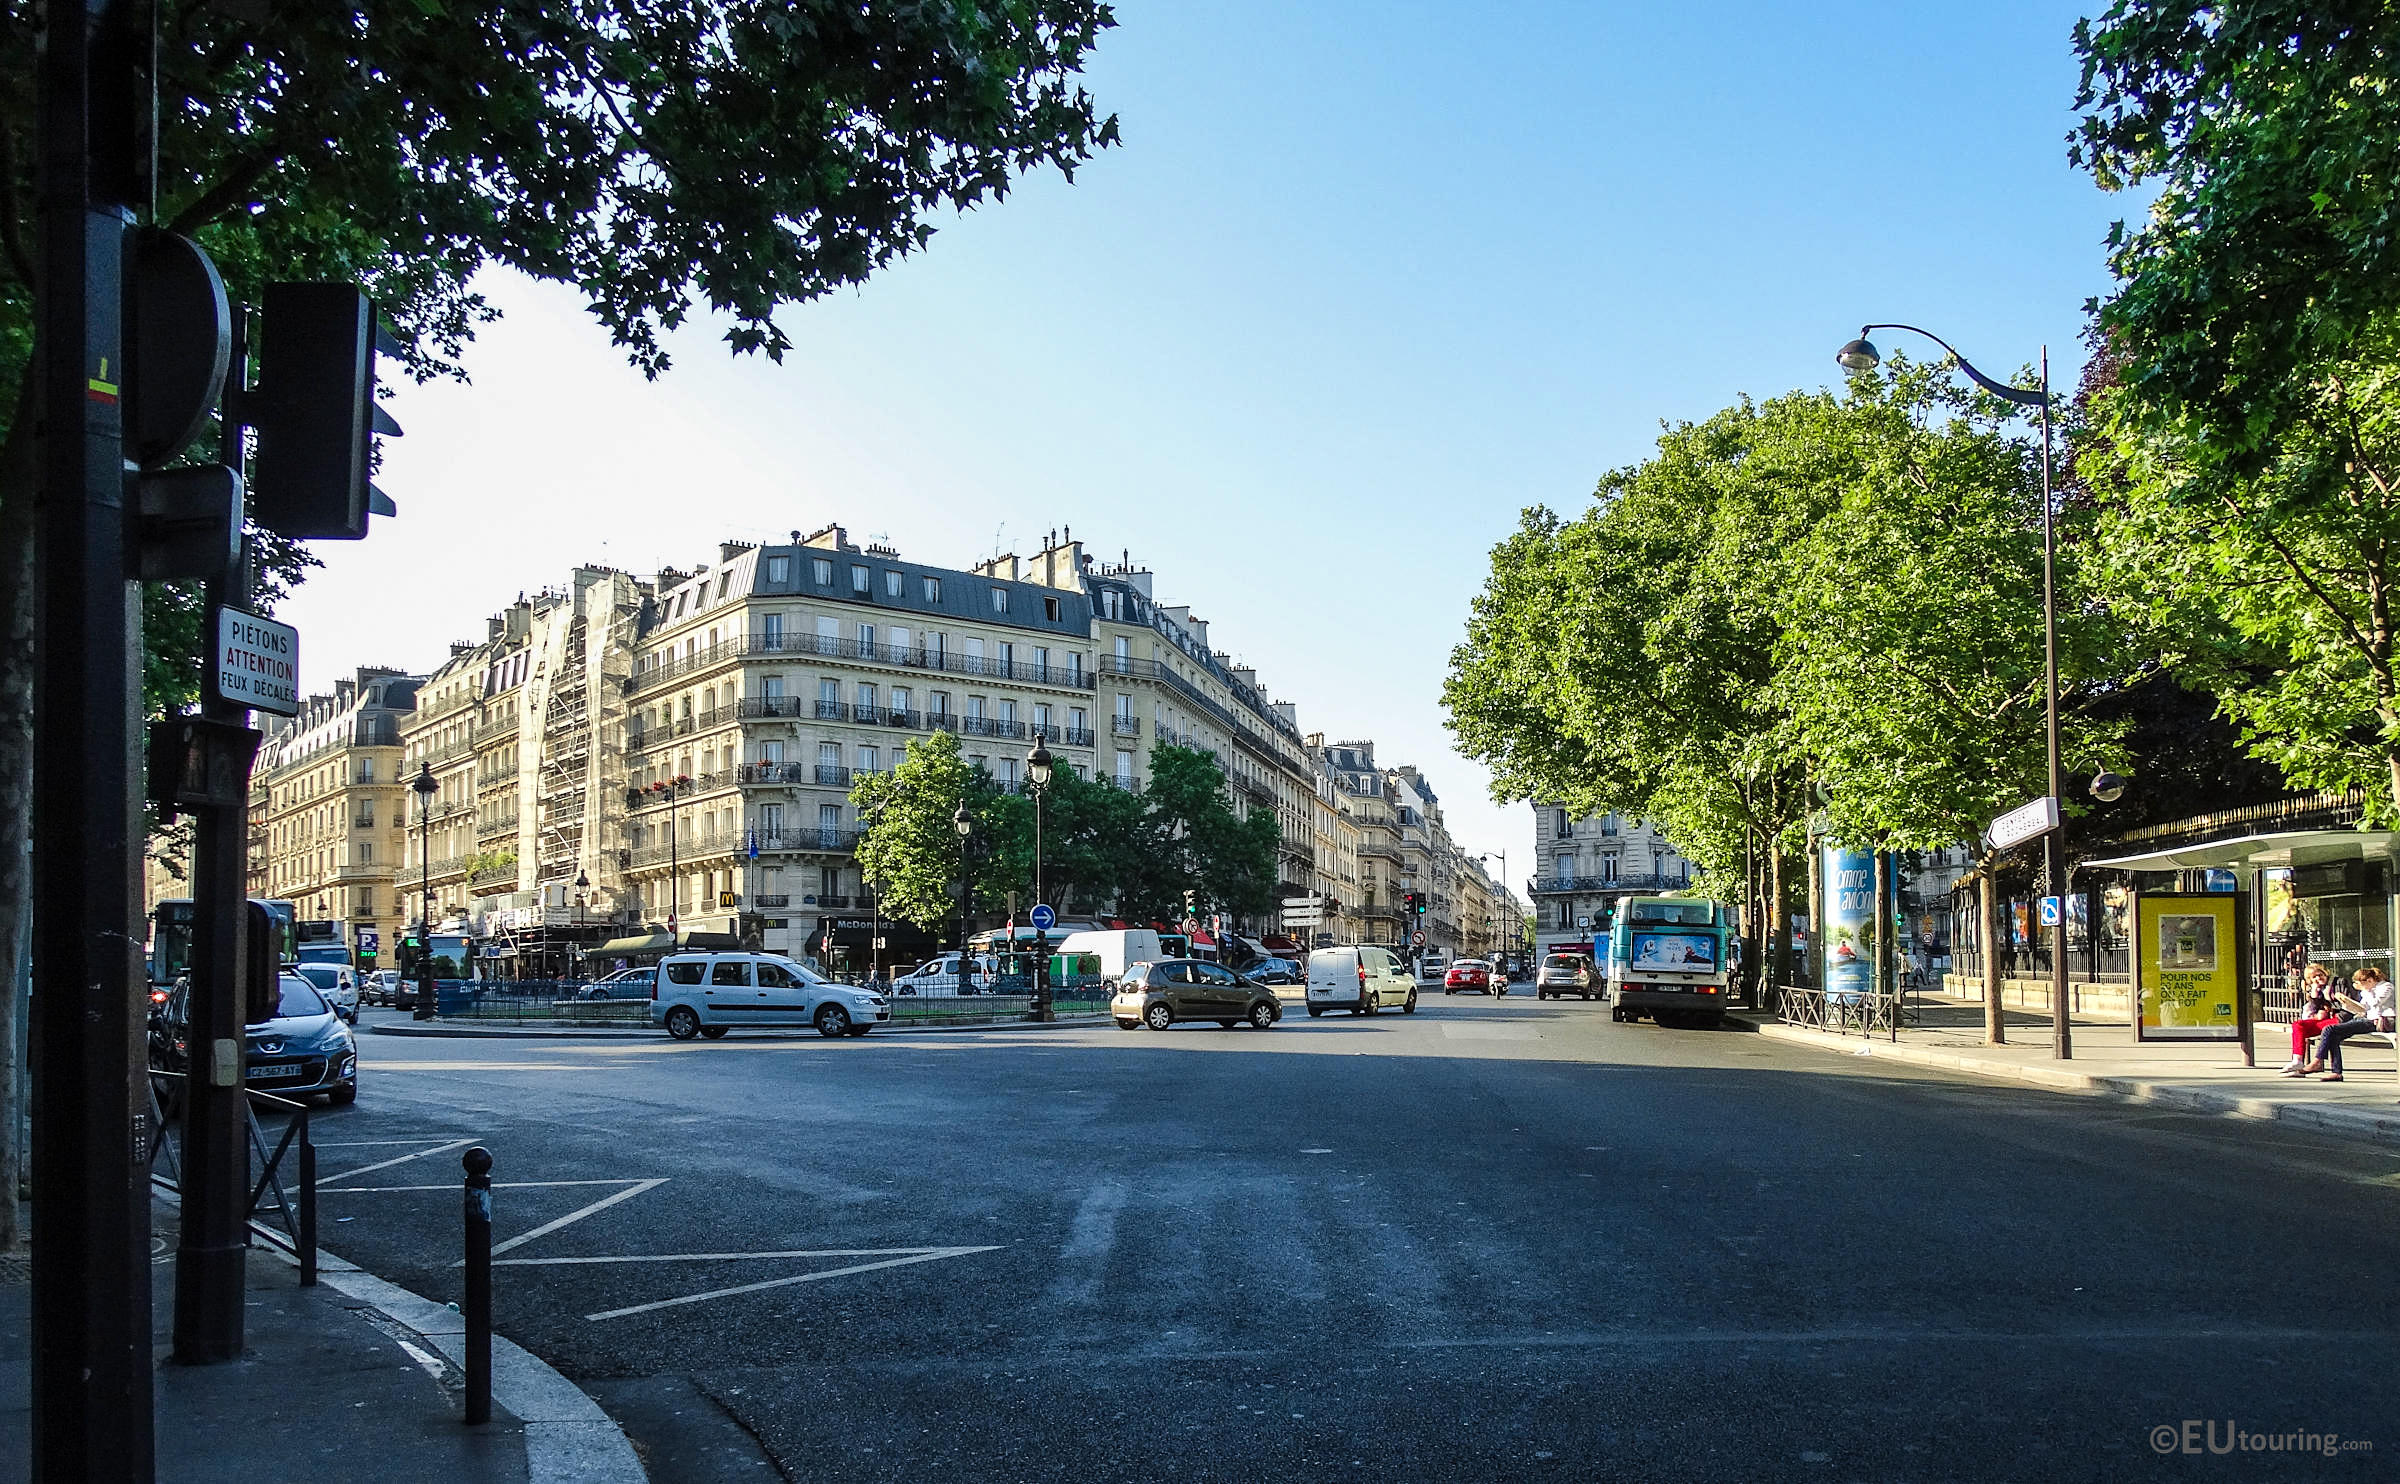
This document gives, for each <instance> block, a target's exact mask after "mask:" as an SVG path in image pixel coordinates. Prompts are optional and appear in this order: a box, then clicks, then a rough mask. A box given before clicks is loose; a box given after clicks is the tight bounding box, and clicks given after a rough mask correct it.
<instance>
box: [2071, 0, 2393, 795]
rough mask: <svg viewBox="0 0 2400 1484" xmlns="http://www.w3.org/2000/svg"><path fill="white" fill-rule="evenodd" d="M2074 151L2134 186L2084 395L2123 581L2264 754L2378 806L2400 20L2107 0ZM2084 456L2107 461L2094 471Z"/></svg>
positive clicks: (2090, 36) (2089, 42) (2354, 3)
mask: <svg viewBox="0 0 2400 1484" xmlns="http://www.w3.org/2000/svg"><path fill="white" fill-rule="evenodd" d="M2076 45H2077V49H2078V50H2079V51H2080V52H2081V54H2082V56H2083V64H2084V83H2083V90H2082V94H2081V96H2080V97H2079V99H2078V106H2079V107H2080V108H2081V109H2082V111H2083V120H2082V123H2081V125H2080V127H2079V129H2078V130H2077V132H2076V134H2075V136H2074V148H2073V157H2074V158H2075V160H2076V161H2077V162H2078V163H2080V164H2082V165H2084V166H2086V167H2087V168H2089V169H2090V170H2091V171H2092V173H2093V174H2094V176H2095V178H2097V179H2098V180H2099V181H2100V183H2101V184H2102V185H2104V186H2110V187H2117V186H2125V185H2132V184H2136V183H2148V184H2150V185H2153V186H2154V187H2155V188H2156V190H2157V197H2156V200H2155V201H2154V203H2153V204H2152V205H2151V207H2150V209H2149V211H2148V213H2147V214H2146V216H2145V218H2144V220H2143V222H2142V223H2141V225H2140V226H2139V227H2138V228H2137V229H2136V230H2134V231H2132V232H2130V233H2127V232H2125V231H2123V230H2122V228H2120V229H2119V230H2118V231H2117V233H2116V234H2115V236H2114V241H2115V252H2114V254H2113V257H2112V259H2111V266H2112V267H2113V268H2114V270H2115V272H2116V274H2117V277H2118V279H2119V286H2118V289H2117V291H2116V293H2115V294H2114V295H2113V296H2112V297H2111V298H2110V299H2109V301H2108V302H2107V304H2106V305H2105V306H2104V307H2102V309H2101V314H2100V322H2101V326H2102V329H2103V332H2104V334H2105V337H2106V341H2105V346H2104V352H2105V354H2106V356H2107V357H2108V358H2109V360H2110V362H2111V373H2112V374H2111V377H2110V384H2109V385H2108V386H2107V388H2106V389H2105V391H2104V393H2103V394H2102V395H2100V396H2098V397H2096V398H2095V399H2094V416H2095V419H2096V421H2097V422H2098V424H2099V427H2100V429H2101V430H2102V432H2104V433H2105V434H2106V436H2107V443H2106V445H2105V447H2103V448H2100V449H2096V450H2095V451H2094V452H2093V453H2091V454H2090V455H2087V458H2086V460H2085V462H2086V466H2087V475H2090V476H2091V477H2094V478H2095V480H2096V481H2097V482H2101V483H2106V484H2109V485H2110V486H2111V492H2112V494H2113V496H2114V497H2115V500H2116V503H2117V506H2118V508H2117V509H2116V510H2115V511H2114V512H2112V515H2113V519H2112V522H2111V525H2110V529H2109V543H2108V547H2109V551H2110V554H2111V556H2112V558H2113V559H2114V560H2115V563H2116V578H2117V580H2116V581H2115V583H2114V584H2113V586H2114V587H2115V588H2116V590H2117V591H2118V592H2119V593H2120V594H2121V595H2122V599H2123V601H2125V602H2126V603H2128V604H2134V603H2140V604H2143V605H2144V606H2146V608H2147V610H2148V615H2149V617H2150V618H2151V619H2152V620H2154V621H2155V622H2157V623H2158V624H2159V625H2160V626H2161V627H2162V628H2167V629H2171V630H2172V631H2174V632H2178V633H2180V634H2182V635H2183V636H2184V638H2185V643H2186V645H2187V646H2188V650H2189V655H2188V663H2189V668H2190V671H2191V681H2192V682H2194V683H2198V684H2200V685H2203V686H2207V687H2210V688H2213V689H2215V690H2216V691H2217V693H2218V695H2219V697H2220V700H2221V702H2222V705H2223V709H2224V711H2225V712H2226V714H2227V715H2228V716H2229V717H2231V718H2232V719H2233V720H2234V721H2235V723H2236V724H2237V725H2238V726H2239V727H2240V728H2241V730H2242V733H2243V736H2244V738H2245V740H2246V741H2247V742H2248V743H2249V745H2250V746H2251V748H2252V750H2253V751H2254V752H2255V753H2256V754H2257V755H2258V756H2260V757H2262V758H2265V759H2267V760H2268V761H2271V762H2273V763H2274V764H2275V765H2276V766H2277V767H2278V768H2280V769H2281V770H2282V771H2283V772H2284V773H2285V774H2286V775H2287V776H2288V777H2289V778H2290V779H2291V781H2293V782H2294V783H2297V784H2300V785H2302V786H2305V787H2322V788H2350V787H2357V788H2363V789H2365V790H2366V791H2367V793H2368V796H2369V799H2370V806H2369V807H2370V813H2371V815H2372V817H2374V818H2375V819H2377V820H2380V821H2385V822H2388V821H2390V820H2391V819H2393V818H2394V817H2396V814H2395V808H2394V793H2395V779H2400V665H2396V663H2395V657H2394V647H2395V639H2394V634H2393V627H2392V617H2391V611H2392V607H2393V604H2394V602H2395V597H2394V587H2395V585H2396V584H2400V570H2396V569H2395V565H2394V560H2393V551H2394V540H2395V538H2396V537H2400V492H2396V489H2395V486H2396V485H2400V444H2396V443H2395V437H2394V435H2395V431H2396V430H2400V382H2396V379H2395V372H2396V368H2400V233H2396V232H2395V223H2394V214H2395V209H2396V205H2400V194H2396V193H2400V172H2395V170H2394V168H2393V166H2394V163H2395V162H2394V150H2393V141H2394V140H2395V139H2400V15H2396V14H2395V13H2394V12H2393V11H2392V10H2391V9H2390V8H2389V7H2386V6H2381V5H2373V4H2365V3H2358V0H2347V3H2335V4H2310V5H2305V6H2304V5H2299V4H2292V3H2284V4H2252V3H2236V4H2229V5H2228V4H2214V5H2207V6H2199V5H2194V4H2190V3H2182V4H2170V3H2159V0H2147V3H2136V0H2118V3H2116V4H2113V5H2111V6H2110V7H2109V9H2108V10H2107V11H2105V12H2104V13H2103V14H2102V15H2101V16H2100V17H2099V18H2098V19H2097V20H2095V21H2092V22H2090V23H2087V24H2085V25H2081V26H2079V27H2078V28H2077V30H2076ZM2095 461H2097V462H2098V463H2099V464H2101V465H2103V466H2104V467H2102V468H2100V469H2097V470H2095V469H2093V468H2092V467H2091V466H2092V465H2093V464H2094V463H2095Z"/></svg>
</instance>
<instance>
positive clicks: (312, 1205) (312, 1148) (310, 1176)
mask: <svg viewBox="0 0 2400 1484" xmlns="http://www.w3.org/2000/svg"><path fill="white" fill-rule="evenodd" d="M300 1286H301V1287H302V1288H314V1287H316V1286H317V1146H316V1144H315V1142H314V1141H312V1140H311V1139H310V1138H309V1136H308V1110H307V1109H305V1108H303V1109H301V1110H300Z"/></svg>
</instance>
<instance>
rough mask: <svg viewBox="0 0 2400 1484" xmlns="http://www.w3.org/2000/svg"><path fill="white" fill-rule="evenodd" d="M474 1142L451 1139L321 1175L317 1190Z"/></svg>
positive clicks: (461, 1147)
mask: <svg viewBox="0 0 2400 1484" xmlns="http://www.w3.org/2000/svg"><path fill="white" fill-rule="evenodd" d="M474 1142H475V1141H474V1140H473V1139H452V1140H451V1141H450V1142H449V1143H447V1144H436V1145H434V1146H433V1147H432V1148H431V1149H420V1150H418V1151H417V1152H416V1153H414V1154H403V1155H401V1156H400V1157H399V1158H398V1159H387V1160H382V1161H379V1162H378V1163H375V1164H371V1165H360V1166H359V1167H358V1168H357V1169H355V1170H344V1171H342V1172H341V1173H340V1174H338V1175H322V1176H319V1177H318V1179H317V1188H318V1189H319V1190H322V1189H324V1188H325V1187H326V1185H327V1184H329V1183H331V1182H332V1181H335V1180H349V1179H352V1178H354V1177H356V1176H359V1175H364V1174H367V1173H369V1172H370V1171H374V1170H388V1169H390V1168H391V1167H392V1166H394V1165H404V1164H407V1163H408V1162H409V1161H410V1160H412V1159H423V1158H424V1157H425V1156H426V1155H428V1154H446V1153H448V1152H449V1151H451V1150H453V1149H464V1148H466V1147H467V1146H468V1145H470V1144H472V1143H474Z"/></svg>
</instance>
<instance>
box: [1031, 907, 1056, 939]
mask: <svg viewBox="0 0 2400 1484" xmlns="http://www.w3.org/2000/svg"><path fill="white" fill-rule="evenodd" d="M1033 925H1034V927H1035V928H1036V929H1037V930H1038V931H1041V932H1045V933H1046V932H1048V931H1050V929H1052V928H1054V927H1056V926H1057V925H1058V914H1057V913H1055V912H1053V911H1051V910H1050V904H1049V903H1048V902H1036V903H1034V904H1033Z"/></svg>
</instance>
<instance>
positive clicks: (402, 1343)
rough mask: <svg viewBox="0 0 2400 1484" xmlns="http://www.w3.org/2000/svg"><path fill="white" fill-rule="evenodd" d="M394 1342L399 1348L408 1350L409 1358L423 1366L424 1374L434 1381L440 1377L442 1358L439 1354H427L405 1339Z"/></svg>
mask: <svg viewBox="0 0 2400 1484" xmlns="http://www.w3.org/2000/svg"><path fill="white" fill-rule="evenodd" d="M394 1343H395V1344H397V1345H399V1347H400V1348H401V1349H403V1350H405V1351H407V1352H408V1358H409V1359H411V1360H413V1361H415V1362H416V1363H417V1364H418V1365H420V1366H423V1367H424V1368H425V1374H426V1375H428V1376H431V1377H432V1378H433V1379H434V1380H436V1381H439V1380H441V1379H442V1358H441V1357H440V1356H438V1355H433V1354H429V1353H427V1352H426V1351H424V1350H420V1349H418V1348H417V1347H416V1346H414V1345H412V1344H410V1343H409V1342H408V1341H406V1340H397V1341H395V1342H394Z"/></svg>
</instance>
